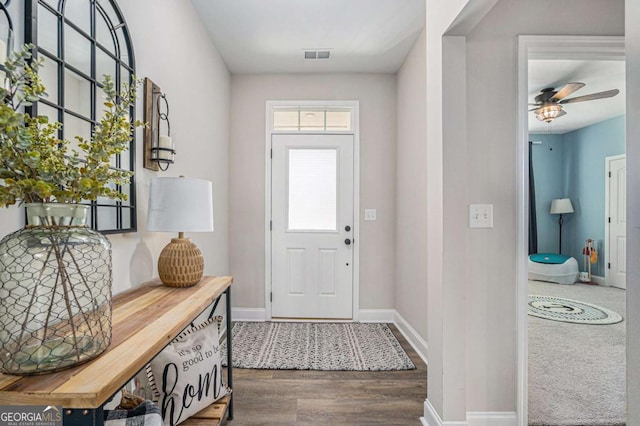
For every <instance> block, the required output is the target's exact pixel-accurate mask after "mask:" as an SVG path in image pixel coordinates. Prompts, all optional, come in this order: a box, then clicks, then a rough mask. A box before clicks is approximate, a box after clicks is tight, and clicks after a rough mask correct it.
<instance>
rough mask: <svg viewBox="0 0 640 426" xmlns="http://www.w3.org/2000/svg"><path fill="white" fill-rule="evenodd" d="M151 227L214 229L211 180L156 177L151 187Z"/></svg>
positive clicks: (185, 230)
mask: <svg viewBox="0 0 640 426" xmlns="http://www.w3.org/2000/svg"><path fill="white" fill-rule="evenodd" d="M147 230H148V231H160V232H210V231H213V185H212V184H211V182H209V181H208V180H204V179H194V178H186V177H156V178H152V179H151V186H150V188H149V213H148V215H147Z"/></svg>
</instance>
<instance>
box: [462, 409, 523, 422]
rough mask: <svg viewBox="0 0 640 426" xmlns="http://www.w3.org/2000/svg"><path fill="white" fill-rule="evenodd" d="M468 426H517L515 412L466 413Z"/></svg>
mask: <svg viewBox="0 0 640 426" xmlns="http://www.w3.org/2000/svg"><path fill="white" fill-rule="evenodd" d="M467 423H468V424H469V426H517V424H518V416H517V414H516V412H515V411H505V412H502V411H495V412H473V411H470V412H468V413H467Z"/></svg>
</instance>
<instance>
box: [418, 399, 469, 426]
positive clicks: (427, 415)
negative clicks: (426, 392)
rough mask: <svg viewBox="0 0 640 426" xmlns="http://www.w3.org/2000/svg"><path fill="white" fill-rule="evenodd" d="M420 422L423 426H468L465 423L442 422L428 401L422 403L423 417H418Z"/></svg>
mask: <svg viewBox="0 0 640 426" xmlns="http://www.w3.org/2000/svg"><path fill="white" fill-rule="evenodd" d="M420 422H422V424H423V425H424V426H469V424H468V423H467V422H460V421H458V422H443V421H442V419H441V418H440V415H439V414H438V412H437V411H436V409H435V408H433V405H431V402H430V401H429V400H428V399H426V400H425V401H424V417H420Z"/></svg>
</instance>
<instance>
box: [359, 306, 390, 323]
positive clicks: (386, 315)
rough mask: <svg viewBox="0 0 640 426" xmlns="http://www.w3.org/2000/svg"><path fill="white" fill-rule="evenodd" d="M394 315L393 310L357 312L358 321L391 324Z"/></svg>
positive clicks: (363, 310)
mask: <svg viewBox="0 0 640 426" xmlns="http://www.w3.org/2000/svg"><path fill="white" fill-rule="evenodd" d="M395 313H396V310H395V309H360V311H359V312H358V321H359V322H386V323H392V322H393V319H394V317H395Z"/></svg>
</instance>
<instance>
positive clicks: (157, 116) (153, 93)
mask: <svg viewBox="0 0 640 426" xmlns="http://www.w3.org/2000/svg"><path fill="white" fill-rule="evenodd" d="M144 121H145V122H146V123H147V127H145V130H144V168H145V169H149V170H155V171H158V170H162V171H165V170H167V169H168V168H169V165H171V164H173V161H174V156H175V154H176V150H175V147H174V144H173V139H172V138H171V123H170V122H169V102H168V101H167V97H166V96H165V94H164V93H162V90H161V89H160V87H158V85H157V84H155V83H154V82H153V81H151V80H150V79H149V78H145V80H144ZM163 127H164V128H165V129H163Z"/></svg>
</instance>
